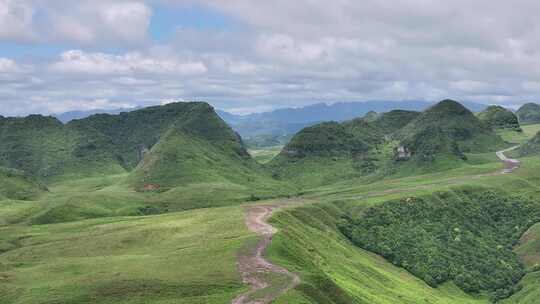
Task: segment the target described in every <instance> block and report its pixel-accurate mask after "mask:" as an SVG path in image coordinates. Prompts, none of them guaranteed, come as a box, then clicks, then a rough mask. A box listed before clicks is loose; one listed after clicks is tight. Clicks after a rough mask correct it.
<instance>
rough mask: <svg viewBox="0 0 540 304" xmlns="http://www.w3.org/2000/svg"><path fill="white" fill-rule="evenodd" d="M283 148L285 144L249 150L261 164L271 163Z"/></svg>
mask: <svg viewBox="0 0 540 304" xmlns="http://www.w3.org/2000/svg"><path fill="white" fill-rule="evenodd" d="M282 149H283V146H273V147H268V148H257V149H250V150H248V152H249V154H251V157H253V159H255V160H256V161H257V162H259V163H260V164H267V163H269V162H270V161H271V160H272V159H273V158H274V157H276V156H277V155H278V154H279V152H281V150H282Z"/></svg>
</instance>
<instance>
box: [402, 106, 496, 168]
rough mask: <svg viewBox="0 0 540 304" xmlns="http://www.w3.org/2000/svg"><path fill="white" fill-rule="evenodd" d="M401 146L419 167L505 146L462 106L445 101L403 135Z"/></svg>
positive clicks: (430, 109)
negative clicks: (422, 164) (420, 164)
mask: <svg viewBox="0 0 540 304" xmlns="http://www.w3.org/2000/svg"><path fill="white" fill-rule="evenodd" d="M398 138H402V139H401V145H402V146H403V147H405V149H406V150H408V151H410V153H411V158H412V159H414V160H416V161H417V162H419V163H424V164H425V163H429V162H432V161H435V160H437V159H448V158H450V159H454V160H457V159H465V158H466V157H465V153H481V152H488V151H494V150H496V149H497V148H498V147H501V146H503V145H504V143H503V141H502V139H501V138H500V137H499V136H497V135H496V134H495V133H494V132H493V130H492V129H491V128H489V127H488V126H487V125H485V124H484V123H482V122H481V121H480V120H479V119H478V118H477V117H475V116H474V114H473V113H472V112H471V111H469V110H468V109H467V108H465V107H464V106H463V105H461V104H460V103H458V102H456V101H453V100H444V101H441V102H440V103H438V104H437V105H435V106H433V107H431V108H429V109H427V110H426V111H424V112H423V113H422V114H421V115H419V116H418V117H417V118H416V119H415V120H413V121H412V122H411V123H409V124H408V125H407V126H406V127H404V128H403V129H402V130H401V131H400V132H399V133H398Z"/></svg>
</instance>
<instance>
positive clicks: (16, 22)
mask: <svg viewBox="0 0 540 304" xmlns="http://www.w3.org/2000/svg"><path fill="white" fill-rule="evenodd" d="M33 15H34V9H33V8H32V7H31V6H30V5H28V4H26V3H25V2H24V1H19V0H0V39H2V40H5V39H6V40H16V41H26V40H30V39H33V38H34V33H33V29H32V18H33Z"/></svg>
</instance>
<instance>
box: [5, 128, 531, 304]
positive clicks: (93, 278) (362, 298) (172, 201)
mask: <svg viewBox="0 0 540 304" xmlns="http://www.w3.org/2000/svg"><path fill="white" fill-rule="evenodd" d="M539 129H540V126H539V125H531V126H526V127H525V128H524V130H525V132H524V133H523V134H520V135H515V134H507V135H506V137H505V139H506V140H507V141H513V142H515V143H520V142H522V141H524V140H525V139H526V138H528V137H531V136H532V135H534V133H535V132H536V131H537V130H539ZM512 136H513V137H512ZM275 153H276V149H273V150H272V151H269V152H268V154H266V155H265V156H264V158H259V159H262V161H263V162H264V161H267V160H268V158H269V157H270V155H274V154H275ZM468 159H469V161H468V162H467V163H466V164H464V165H463V166H461V167H458V168H453V169H450V170H445V171H441V172H427V173H425V174H420V175H409V176H408V175H405V174H404V175H403V176H388V177H386V178H384V179H381V180H371V179H369V178H361V177H355V178H351V179H347V180H343V181H339V182H336V183H333V184H331V185H325V186H321V187H316V188H312V189H305V190H302V191H299V192H296V190H295V188H294V187H290V188H288V187H283V188H282V189H280V188H279V187H278V186H277V185H278V184H276V185H259V189H260V190H257V191H258V192H257V193H254V192H253V191H252V190H250V189H248V188H247V187H246V186H245V185H237V184H230V183H220V182H216V183H211V184H190V185H187V186H182V187H176V188H172V189H171V190H168V191H164V192H160V193H145V192H137V191H135V190H133V189H131V188H130V187H129V186H128V183H127V182H126V179H127V175H126V174H117V175H103V176H97V177H93V178H86V179H73V180H62V181H58V182H57V183H54V184H52V185H50V186H49V187H48V189H47V190H46V191H42V192H36V193H32V195H31V197H23V198H20V199H10V198H2V200H0V302H1V303H97V302H98V303H149V302H151V303H194V304H195V303H230V301H231V300H232V299H233V298H235V297H236V296H237V295H238V294H240V293H242V292H243V291H245V290H247V288H248V287H247V286H246V285H245V284H243V283H242V280H241V277H240V274H239V273H238V271H237V268H236V259H237V255H238V253H239V252H240V251H242V250H249V248H247V247H246V244H248V245H247V246H248V247H249V244H254V242H255V241H256V239H257V237H256V236H255V235H254V234H253V233H252V232H249V231H248V230H247V228H246V227H245V208H246V206H250V205H253V204H272V205H277V206H283V207H282V209H281V210H280V211H278V212H277V213H276V214H275V215H274V216H273V217H272V219H271V220H270V221H271V223H272V224H273V225H274V226H275V227H277V228H278V229H279V232H278V234H277V235H276V236H275V237H274V239H273V243H272V245H271V246H270V247H269V250H268V252H267V255H268V257H269V259H270V260H271V261H273V262H275V263H276V264H279V265H282V266H284V267H286V268H287V269H289V270H291V271H293V272H295V273H298V274H299V275H300V277H301V279H302V283H301V284H300V286H298V287H297V288H295V289H293V290H290V291H288V292H287V293H285V294H284V295H283V296H281V297H280V298H278V299H276V301H275V303H304V304H307V303H381V304H383V303H411V304H412V303H448V304H451V303H456V304H457V303H489V295H487V294H483V293H480V294H475V295H471V294H467V293H465V292H463V291H462V290H461V289H459V288H458V287H457V286H456V285H455V284H453V283H451V282H449V283H444V284H442V285H440V286H438V287H436V288H434V287H430V286H429V285H428V284H426V283H425V282H424V281H422V280H420V279H419V278H417V277H415V276H413V275H412V274H410V273H409V272H407V271H406V270H404V269H402V268H399V267H396V266H394V265H392V264H391V263H390V262H388V261H386V260H384V259H383V258H382V257H380V256H378V255H376V254H374V253H371V252H368V251H366V250H363V249H361V248H359V247H357V246H355V245H354V244H353V243H352V242H351V241H350V240H348V239H347V238H346V237H345V236H344V235H343V234H342V233H341V232H340V231H339V229H338V223H339V221H340V220H341V219H342V217H343V216H344V215H345V214H348V215H361V214H362V213H363V212H365V211H366V210H367V209H368V208H369V207H372V206H378V205H380V204H381V203H384V202H387V201H389V200H395V199H400V198H404V197H412V196H425V195H430V194H433V193H436V192H441V191H450V192H456V191H460V189H463V187H467V188H474V189H480V190H482V189H493V188H496V189H504V191H505V192H507V193H511V194H516V195H523V196H527V197H532V198H537V197H539V195H540V187H539V185H540V183H539V181H540V173H539V172H540V157H538V156H532V157H527V158H524V159H522V167H521V168H520V169H518V170H517V171H515V172H514V173H512V174H493V173H494V172H497V171H498V170H500V169H501V168H502V164H501V163H500V162H498V160H497V159H496V157H494V155H493V154H492V153H489V154H488V153H485V154H470V155H468ZM254 194H256V195H254ZM254 196H255V197H256V199H253V198H254ZM287 197H290V198H287ZM539 234H540V228H538V225H535V226H533V227H532V228H531V229H530V230H529V231H528V232H526V233H525V235H524V236H523V237H522V240H521V243H520V245H518V246H517V247H515V252H516V253H517V254H518V255H519V256H520V257H522V259H523V260H524V261H525V265H526V271H527V274H526V276H525V277H524V279H523V280H522V281H521V282H520V285H521V286H522V287H523V289H522V291H520V292H518V293H516V294H515V295H514V296H513V297H512V298H510V299H508V300H506V303H525V304H528V303H534V301H535V299H537V296H535V295H536V294H537V293H538V292H537V290H538V288H537V287H538V283H537V282H538V278H539V273H538V272H536V271H535V270H536V269H537V268H536V267H535V266H536V264H537V263H538V262H539V261H540V258H538V255H537V253H538V250H537V249H538V248H539V245H538V243H537V242H538V241H537V240H538V239H539V238H538V237H537V236H539ZM271 279H272V280H274V281H275V282H278V284H279V282H280V278H279V277H275V278H271ZM262 294H264V291H263V292H262Z"/></svg>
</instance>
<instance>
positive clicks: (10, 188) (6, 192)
mask: <svg viewBox="0 0 540 304" xmlns="http://www.w3.org/2000/svg"><path fill="white" fill-rule="evenodd" d="M45 191H47V188H46V187H45V186H44V185H42V184H41V183H39V182H38V181H37V180H35V179H34V178H32V177H30V176H28V175H27V174H25V173H24V172H22V171H19V170H15V169H7V168H1V167H0V201H1V200H2V199H11V200H31V199H35V198H37V197H38V196H39V195H40V194H42V193H44V192H45Z"/></svg>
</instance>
